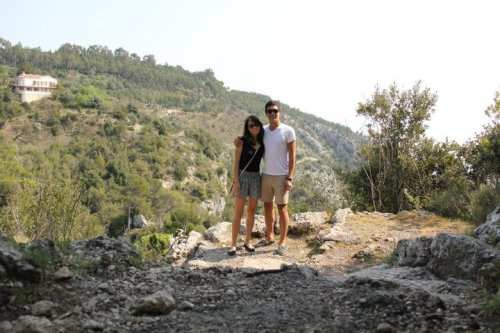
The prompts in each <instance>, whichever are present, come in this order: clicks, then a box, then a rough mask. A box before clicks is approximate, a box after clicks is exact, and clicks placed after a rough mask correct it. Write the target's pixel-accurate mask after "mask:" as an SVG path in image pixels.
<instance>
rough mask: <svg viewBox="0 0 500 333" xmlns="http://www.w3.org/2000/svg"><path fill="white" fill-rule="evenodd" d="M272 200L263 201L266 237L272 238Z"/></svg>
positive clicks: (269, 239)
mask: <svg viewBox="0 0 500 333" xmlns="http://www.w3.org/2000/svg"><path fill="white" fill-rule="evenodd" d="M273 204H274V202H273V201H271V202H264V220H265V222H266V239H267V240H268V241H271V240H274V220H273Z"/></svg>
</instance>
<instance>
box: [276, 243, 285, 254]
mask: <svg viewBox="0 0 500 333" xmlns="http://www.w3.org/2000/svg"><path fill="white" fill-rule="evenodd" d="M274 253H275V254H278V255H280V256H284V255H285V253H286V247H284V246H283V245H280V246H278V248H277V249H276V251H274Z"/></svg>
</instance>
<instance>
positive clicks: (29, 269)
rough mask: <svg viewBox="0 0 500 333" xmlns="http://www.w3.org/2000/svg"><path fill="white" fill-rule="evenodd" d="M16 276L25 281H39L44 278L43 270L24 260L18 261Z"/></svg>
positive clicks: (15, 270)
mask: <svg viewBox="0 0 500 333" xmlns="http://www.w3.org/2000/svg"><path fill="white" fill-rule="evenodd" d="M14 276H15V277H17V278H19V279H21V280H25V281H30V282H35V283H38V282H40V280H41V279H42V272H41V271H39V270H38V269H36V268H35V267H33V266H32V265H31V264H29V263H27V262H26V261H24V260H20V261H17V262H16V266H15V268H14Z"/></svg>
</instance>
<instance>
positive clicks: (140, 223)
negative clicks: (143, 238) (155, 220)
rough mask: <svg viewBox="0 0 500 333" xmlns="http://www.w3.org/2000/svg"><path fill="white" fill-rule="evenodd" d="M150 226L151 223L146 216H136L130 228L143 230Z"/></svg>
mask: <svg viewBox="0 0 500 333" xmlns="http://www.w3.org/2000/svg"><path fill="white" fill-rule="evenodd" d="M149 224H150V223H149V222H148V220H147V219H146V218H145V217H144V215H135V216H134V218H133V219H132V223H131V225H130V228H132V229H140V228H143V227H144V226H148V225H149Z"/></svg>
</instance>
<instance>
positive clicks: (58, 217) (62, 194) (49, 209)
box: [0, 178, 103, 241]
mask: <svg viewBox="0 0 500 333" xmlns="http://www.w3.org/2000/svg"><path fill="white" fill-rule="evenodd" d="M83 195H84V192H83V191H82V190H81V188H80V187H79V186H78V184H71V183H69V182H66V181H63V180H60V179H57V178H51V179H47V180H37V179H25V180H24V181H23V182H22V183H21V184H20V185H19V186H18V188H17V189H16V191H15V193H14V194H13V196H12V197H11V200H10V201H9V203H8V205H7V206H6V207H4V214H2V216H3V220H2V221H1V222H0V223H1V225H2V229H3V230H6V231H7V232H8V233H9V234H11V235H23V236H26V237H28V238H29V239H31V240H34V239H37V238H49V239H53V240H54V241H66V240H69V239H81V238H91V237H94V236H96V235H100V234H102V233H103V227H102V226H101V225H100V224H99V223H98V221H97V219H96V218H95V217H94V216H92V215H90V214H89V212H88V210H87V209H86V208H85V207H84V206H83V205H82V204H81V203H80V202H81V198H82V196H83Z"/></svg>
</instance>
